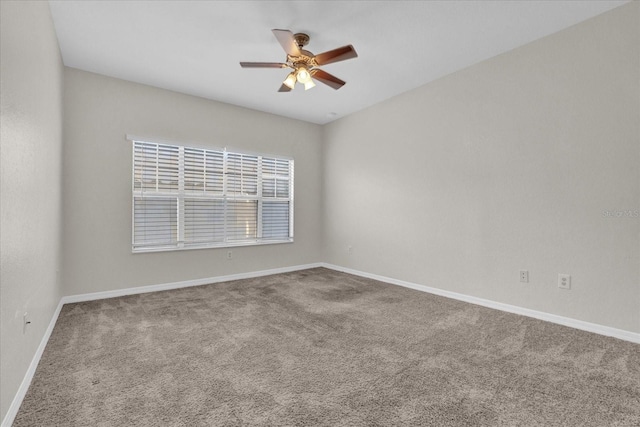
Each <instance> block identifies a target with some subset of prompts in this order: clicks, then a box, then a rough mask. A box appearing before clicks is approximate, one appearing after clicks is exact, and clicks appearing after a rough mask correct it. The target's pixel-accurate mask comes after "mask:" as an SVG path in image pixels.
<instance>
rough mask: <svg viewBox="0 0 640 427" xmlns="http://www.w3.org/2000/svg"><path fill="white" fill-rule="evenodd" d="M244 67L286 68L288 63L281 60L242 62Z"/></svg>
mask: <svg viewBox="0 0 640 427" xmlns="http://www.w3.org/2000/svg"><path fill="white" fill-rule="evenodd" d="M240 66H241V67H242V68H286V67H287V64H283V63H281V62H241V63H240Z"/></svg>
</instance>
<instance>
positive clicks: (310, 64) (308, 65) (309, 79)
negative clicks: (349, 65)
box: [240, 30, 358, 92]
mask: <svg viewBox="0 0 640 427" xmlns="http://www.w3.org/2000/svg"><path fill="white" fill-rule="evenodd" d="M271 31H272V32H273V35H274V36H276V39H278V42H280V45H282V47H283V49H284V51H285V52H286V53H287V60H286V62H241V63H240V66H241V67H243V68H291V69H292V70H293V71H292V72H290V73H289V75H288V76H287V78H286V79H285V80H284V82H283V83H282V86H280V89H279V90H278V92H289V91H291V90H292V89H293V88H294V87H295V85H296V82H298V83H300V84H302V85H304V90H308V89H311V88H312V87H314V86H315V83H314V82H313V79H315V80H317V81H319V82H322V83H324V84H326V85H327V86H330V87H332V88H334V89H336V90H337V89H340V88H341V87H342V86H344V84H345V83H346V82H345V81H343V80H340V79H339V78H337V77H336V76H334V75H331V74H329V73H327V72H326V71H323V70H321V69H319V68H316V67H318V66H320V65H327V64H331V63H333V62H338V61H344V60H346V59H351V58H355V57H357V56H358V54H357V53H356V50H355V49H354V48H353V46H351V45H347V46H342V47H339V48H337V49H333V50H329V51H327V52H323V53H320V54H318V55H314V54H313V53H311V52H309V51H308V50H304V49H303V47H304V46H306V45H307V44H308V43H309V36H308V35H307V34H303V33H297V34H293V33H292V32H291V31H289V30H271Z"/></svg>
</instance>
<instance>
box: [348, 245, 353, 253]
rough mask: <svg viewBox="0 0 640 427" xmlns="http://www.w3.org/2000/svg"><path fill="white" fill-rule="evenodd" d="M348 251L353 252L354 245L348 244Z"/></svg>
mask: <svg viewBox="0 0 640 427" xmlns="http://www.w3.org/2000/svg"><path fill="white" fill-rule="evenodd" d="M347 252H348V253H352V252H353V246H351V245H349V246H347Z"/></svg>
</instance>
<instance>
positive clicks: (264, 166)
mask: <svg viewBox="0 0 640 427" xmlns="http://www.w3.org/2000/svg"><path fill="white" fill-rule="evenodd" d="M132 205H133V233H132V234H133V251H134V252H146V251H157V250H174V249H190V248H203V247H222V246H235V245H251V244H264V243H279V242H291V241H293V160H291V159H286V158H277V157H273V156H261V155H255V154H246V153H236V152H230V151H227V150H208V149H202V148H193V147H185V146H181V145H172V144H161V143H154V142H146V141H139V140H134V141H133V203H132Z"/></svg>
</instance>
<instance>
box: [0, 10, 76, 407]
mask: <svg viewBox="0 0 640 427" xmlns="http://www.w3.org/2000/svg"><path fill="white" fill-rule="evenodd" d="M0 17H1V25H0V27H1V31H2V33H1V36H0V42H1V45H0V55H1V57H0V64H1V67H2V68H1V71H0V76H1V82H2V83H1V91H2V96H1V99H2V116H1V120H2V127H1V128H2V131H1V132H2V133H1V134H0V171H1V179H0V197H1V198H0V212H1V214H0V216H1V222H0V233H2V238H1V239H0V307H1V310H0V377H1V378H2V382H1V386H0V419H4V416H5V414H6V413H7V410H8V409H9V406H10V405H11V401H12V400H13V397H14V395H15V393H16V391H17V390H18V387H19V386H20V383H21V382H22V379H23V377H24V375H25V372H26V370H27V367H28V366H29V363H30V362H31V359H32V358H33V355H34V353H35V351H36V349H37V347H38V345H39V344H40V341H41V340H42V337H43V335H44V332H45V330H46V328H47V326H48V325H49V322H50V321H51V317H52V316H53V313H54V311H55V308H56V306H57V305H58V301H59V300H60V296H61V291H60V274H59V268H60V265H61V255H60V254H61V247H60V246H61V244H60V242H61V212H62V186H61V168H62V73H63V67H62V60H61V58H60V52H59V49H58V42H57V40H56V36H55V32H54V29H53V22H52V20H51V13H50V11H49V5H48V3H47V2H12V1H2V2H0ZM24 312H28V313H29V318H30V320H31V322H32V323H31V325H30V326H29V327H28V328H27V329H26V331H25V333H24V334H23V328H22V323H23V320H22V315H23V313H24Z"/></svg>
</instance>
